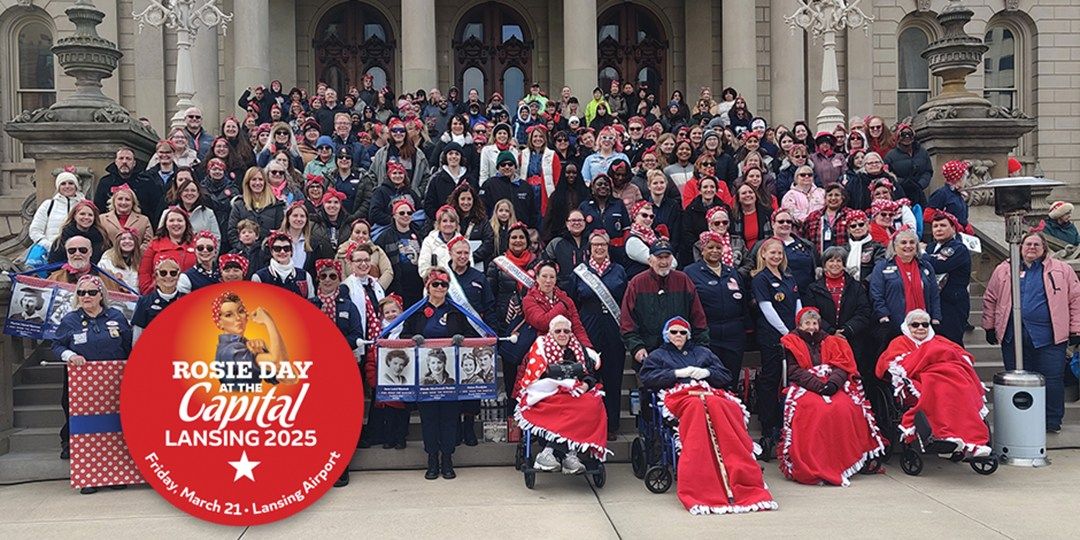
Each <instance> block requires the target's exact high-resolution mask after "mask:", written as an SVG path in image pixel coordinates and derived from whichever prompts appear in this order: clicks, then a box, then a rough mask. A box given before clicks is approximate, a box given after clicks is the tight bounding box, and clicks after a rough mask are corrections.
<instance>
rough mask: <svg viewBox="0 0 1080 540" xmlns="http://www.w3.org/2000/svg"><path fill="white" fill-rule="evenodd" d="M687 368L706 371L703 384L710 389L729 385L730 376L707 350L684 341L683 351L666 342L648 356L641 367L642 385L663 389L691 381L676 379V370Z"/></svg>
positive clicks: (718, 360) (653, 388)
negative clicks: (706, 384) (706, 374)
mask: <svg viewBox="0 0 1080 540" xmlns="http://www.w3.org/2000/svg"><path fill="white" fill-rule="evenodd" d="M689 366H692V367H703V368H705V369H708V370H709V376H708V377H707V378H705V382H707V383H709V386H712V387H713V388H724V387H726V386H727V385H728V384H730V383H731V374H730V373H728V371H727V368H725V367H724V364H722V363H720V359H719V358H718V357H717V356H716V355H715V354H713V352H712V351H710V350H709V348H708V347H702V346H701V345H696V344H694V343H692V342H689V341H687V343H686V346H685V347H684V348H683V349H682V350H679V349H677V348H675V346H674V345H672V344H671V343H665V344H663V345H661V346H660V347H659V348H658V349H656V350H654V351H653V352H651V353H649V356H646V357H645V361H644V362H642V365H641V372H640V373H639V376H640V377H641V384H642V385H643V386H644V387H646V388H649V389H650V390H663V389H666V388H671V387H672V386H675V385H676V384H677V383H687V382H691V381H692V380H693V379H679V378H676V377H675V370H676V369H679V368H684V367H689Z"/></svg>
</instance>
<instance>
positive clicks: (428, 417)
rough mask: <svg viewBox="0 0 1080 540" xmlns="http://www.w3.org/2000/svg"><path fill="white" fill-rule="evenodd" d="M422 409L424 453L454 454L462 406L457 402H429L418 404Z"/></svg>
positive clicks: (421, 423)
mask: <svg viewBox="0 0 1080 540" xmlns="http://www.w3.org/2000/svg"><path fill="white" fill-rule="evenodd" d="M417 408H419V409H420V430H421V431H422V432H423V434H424V452H427V453H428V454H435V453H440V452H441V453H442V454H444V455H450V454H453V453H454V447H455V446H456V445H457V439H458V437H457V436H458V419H459V417H460V416H461V404H460V403H459V402H457V401H428V402H421V403H418V404H417Z"/></svg>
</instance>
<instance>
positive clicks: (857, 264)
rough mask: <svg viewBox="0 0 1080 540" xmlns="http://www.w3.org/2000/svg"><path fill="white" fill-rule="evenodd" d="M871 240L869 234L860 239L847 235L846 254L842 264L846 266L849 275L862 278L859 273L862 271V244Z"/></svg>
mask: <svg viewBox="0 0 1080 540" xmlns="http://www.w3.org/2000/svg"><path fill="white" fill-rule="evenodd" d="M872 240H873V238H871V237H870V235H869V234H868V235H866V236H864V237H863V239H862V240H855V239H854V238H851V237H848V256H847V262H845V263H844V266H846V267H847V270H848V273H849V274H851V277H853V278H855V279H858V280H862V276H861V275H860V274H861V273H862V250H863V246H864V245H866V243H867V242H870V241H872Z"/></svg>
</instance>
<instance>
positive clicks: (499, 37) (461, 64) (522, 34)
mask: <svg viewBox="0 0 1080 540" xmlns="http://www.w3.org/2000/svg"><path fill="white" fill-rule="evenodd" d="M453 46H454V67H455V69H454V72H455V73H456V74H457V75H456V76H455V77H454V80H455V81H456V83H455V84H457V85H458V87H459V88H460V89H461V93H462V94H463V95H464V94H467V93H468V92H469V89H470V88H476V90H477V91H478V92H480V97H481V98H482V99H485V100H486V99H488V98H489V97H490V96H491V93H492V92H499V93H501V94H502V96H503V102H504V103H506V104H507V108H509V109H511V114H513V108H514V105H513V104H515V103H517V101H518V100H520V99H521V98H523V97H525V94H526V92H527V90H528V85H529V83H530V81H531V78H532V77H531V74H532V48H533V42H532V37H531V36H530V35H529V28H528V26H526V25H525V21H524V19H523V18H522V16H521V14H519V13H518V12H517V11H516V10H514V8H511V7H510V6H507V5H506V4H501V3H499V2H486V3H483V4H480V5H477V6H475V7H473V8H472V9H470V10H469V11H468V12H466V13H465V15H464V16H463V17H462V18H461V21H459V22H458V25H457V28H456V29H455V30H454V41H453Z"/></svg>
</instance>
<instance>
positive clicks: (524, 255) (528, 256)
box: [503, 249, 534, 270]
mask: <svg viewBox="0 0 1080 540" xmlns="http://www.w3.org/2000/svg"><path fill="white" fill-rule="evenodd" d="M503 255H506V258H507V259H509V260H510V262H512V263H514V266H516V267H518V268H520V269H522V270H525V269H527V268H528V266H529V263H531V262H532V260H533V257H534V255H533V253H532V252H531V251H529V250H527V249H526V250H525V251H522V252H521V255H514V253H513V252H512V251H510V250H509V249H508V250H506V253H504V254H503Z"/></svg>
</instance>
